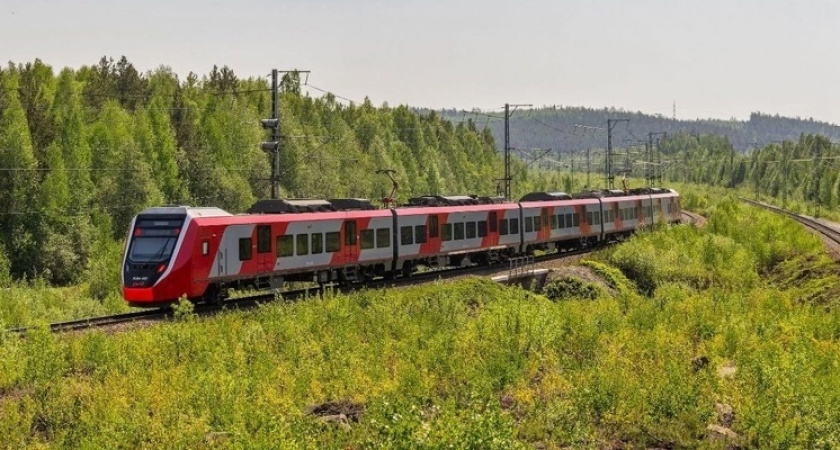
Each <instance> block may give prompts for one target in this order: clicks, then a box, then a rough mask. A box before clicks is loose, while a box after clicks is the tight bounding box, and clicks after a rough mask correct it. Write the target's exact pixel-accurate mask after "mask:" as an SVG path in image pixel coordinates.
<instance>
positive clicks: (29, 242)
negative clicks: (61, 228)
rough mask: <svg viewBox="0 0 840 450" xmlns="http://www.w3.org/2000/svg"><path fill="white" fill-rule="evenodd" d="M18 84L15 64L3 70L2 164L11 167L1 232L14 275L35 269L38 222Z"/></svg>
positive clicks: (4, 181) (1, 176)
mask: <svg viewBox="0 0 840 450" xmlns="http://www.w3.org/2000/svg"><path fill="white" fill-rule="evenodd" d="M18 87H19V85H18V73H17V71H16V70H15V68H14V66H11V65H10V67H9V69H8V70H5V71H2V72H0V91H2V92H3V93H4V94H5V95H4V98H3V105H2V106H3V107H2V109H0V167H3V168H9V169H12V170H7V171H2V172H0V192H2V193H4V197H5V198H6V202H5V207H4V209H3V211H2V214H0V236H2V238H3V239H4V240H5V242H4V244H5V248H7V249H8V250H9V255H10V256H9V259H10V261H11V272H12V274H13V275H15V276H20V275H22V274H24V273H26V272H29V273H31V272H32V267H33V262H34V258H35V253H36V249H37V242H36V241H35V240H34V236H33V230H35V229H36V226H35V225H37V222H38V215H37V211H35V209H34V208H33V202H32V201H31V199H32V198H33V197H37V192H38V184H37V176H36V167H37V162H36V160H35V155H34V153H33V149H32V141H31V138H30V133H29V127H28V125H27V121H26V113H25V112H24V110H23V107H22V105H21V103H20V98H19V96H18Z"/></svg>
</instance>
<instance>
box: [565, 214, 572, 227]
mask: <svg viewBox="0 0 840 450" xmlns="http://www.w3.org/2000/svg"><path fill="white" fill-rule="evenodd" d="M571 227H572V213H569V214H566V228H571Z"/></svg>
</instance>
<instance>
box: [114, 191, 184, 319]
mask: <svg viewBox="0 0 840 450" xmlns="http://www.w3.org/2000/svg"><path fill="white" fill-rule="evenodd" d="M186 219H187V211H186V208H183V207H160V208H148V209H146V210H144V211H143V212H141V213H140V214H138V215H137V217H135V218H134V221H132V224H131V227H130V228H129V234H128V240H127V241H126V250H125V255H124V256H123V265H122V288H123V297H124V298H125V300H126V301H127V302H128V303H129V304H130V305H132V306H158V305H159V303H161V299H162V298H164V297H166V296H167V293H164V292H162V291H164V290H166V291H169V290H172V289H171V283H168V282H167V283H161V282H162V281H163V280H165V279H167V278H168V277H169V276H170V275H171V273H172V271H173V270H172V269H173V267H172V266H173V265H174V262H175V261H174V256H175V255H176V249H178V248H180V245H181V243H182V242H183V240H184V235H185V233H184V223H185V222H186ZM172 295H174V298H172V299H168V300H174V299H177V298H178V295H179V294H171V295H169V296H172Z"/></svg>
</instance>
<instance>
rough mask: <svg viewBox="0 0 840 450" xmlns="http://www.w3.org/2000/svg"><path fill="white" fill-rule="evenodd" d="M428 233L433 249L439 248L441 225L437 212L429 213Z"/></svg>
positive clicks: (430, 245) (430, 246)
mask: <svg viewBox="0 0 840 450" xmlns="http://www.w3.org/2000/svg"><path fill="white" fill-rule="evenodd" d="M426 233H427V235H428V242H429V244H428V245H429V247H428V248H432V249H439V248H441V247H440V246H441V242H440V225H439V219H438V216H437V215H436V214H431V215H429V223H428V227H427V231H426Z"/></svg>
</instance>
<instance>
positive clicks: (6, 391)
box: [0, 386, 35, 404]
mask: <svg viewBox="0 0 840 450" xmlns="http://www.w3.org/2000/svg"><path fill="white" fill-rule="evenodd" d="M33 392H35V389H34V388H32V387H31V386H28V387H10V388H2V387H0V404H2V403H4V402H7V401H14V400H20V399H21V398H23V397H26V396H27V395H30V394H32V393H33Z"/></svg>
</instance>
